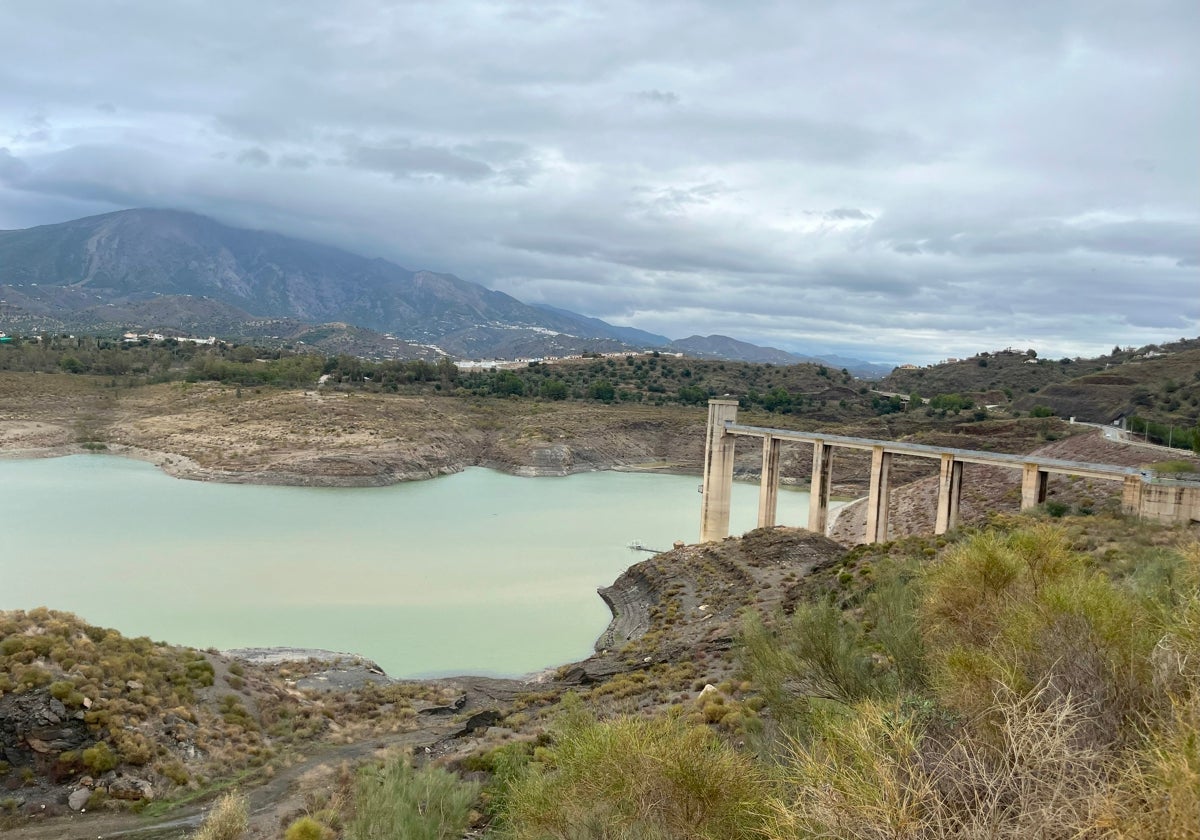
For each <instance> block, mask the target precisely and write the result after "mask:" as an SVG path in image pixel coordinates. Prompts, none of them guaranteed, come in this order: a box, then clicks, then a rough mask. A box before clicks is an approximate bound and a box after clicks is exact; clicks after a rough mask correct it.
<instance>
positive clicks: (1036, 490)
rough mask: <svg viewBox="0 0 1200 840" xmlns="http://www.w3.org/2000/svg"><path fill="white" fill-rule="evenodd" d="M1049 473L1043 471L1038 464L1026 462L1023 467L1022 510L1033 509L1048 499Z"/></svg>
mask: <svg viewBox="0 0 1200 840" xmlns="http://www.w3.org/2000/svg"><path fill="white" fill-rule="evenodd" d="M1048 478H1050V474H1049V473H1045V472H1042V471H1041V470H1040V469H1039V468H1038V465H1037V464H1026V465H1025V466H1024V467H1022V468H1021V510H1032V509H1033V508H1035V507H1037V506H1038V505H1040V504H1042V503H1043V502H1045V501H1046V480H1047V479H1048Z"/></svg>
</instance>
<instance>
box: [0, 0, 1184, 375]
mask: <svg viewBox="0 0 1200 840" xmlns="http://www.w3.org/2000/svg"><path fill="white" fill-rule="evenodd" d="M18 7H19V8H18ZM1197 41H1200V8H1197V7H1196V5H1195V4H1194V3H1191V2H1188V1H1187V0H1156V1H1155V2H1154V3H1152V4H1150V5H1149V6H1141V7H1138V6H1136V5H1130V4H1127V3H1119V2H1116V0H1063V2H1059V3H1054V4H1016V5H1013V4H1008V5H1004V6H995V5H988V4H946V3H937V2H932V0H918V2H917V3H915V4H906V5H904V6H896V5H894V4H889V3H884V2H882V0H865V2H862V3H844V4H835V5H832V6H826V7H813V8H806V9H805V11H804V14H798V13H797V11H796V8H795V7H794V5H792V4H749V5H747V4H728V3H716V2H704V1H703V0H683V2H681V3H677V4H651V5H647V4H645V3H637V2H633V0H616V1H615V2H613V3H606V4H588V3H582V2H573V1H572V0H562V2H529V3H524V2H523V3H507V2H489V1H488V0H485V2H483V3H472V4H466V3H460V2H456V1H455V0H450V1H449V2H445V3H438V4H390V3H383V2H381V0H355V2H352V3H350V4H342V5H340V6H337V7H334V6H330V5H329V4H323V3H319V2H317V0H295V2H292V3H288V4H284V5H277V6H270V5H262V4H242V3H235V2H233V0H214V2H213V3H208V4H204V5H193V4H162V3H152V2H150V0H130V2H126V3H121V4H117V5H111V4H110V5H107V6H103V7H101V6H98V5H96V4H92V3H86V2H83V0H45V2H42V3H37V4H33V3H26V4H5V5H3V6H0V50H2V51H3V54H4V55H5V61H4V62H3V63H2V64H0V147H3V148H0V225H4V226H7V227H18V226H25V225H31V224H40V223H46V222H51V221H59V220H64V219H67V218H71V217H73V216H77V215H83V214H86V213H93V212H102V211H105V210H111V209H117V208H120V207H127V206H138V205H155V206H173V207H181V208H186V209H192V210H196V211H198V212H204V213H209V214H211V215H215V216H217V217H218V218H220V219H222V220H224V221H227V222H229V223H232V224H243V225H247V226H251V227H256V228H268V229H275V230H279V231H281V232H284V233H290V234H293V235H298V236H303V237H307V238H313V239H318V240H321V241H326V242H330V243H333V244H337V245H341V246H343V247H348V248H351V249H354V250H357V251H360V252H363V253H365V254H367V255H370V256H382V257H386V258H389V259H394V260H396V261H398V262H400V263H402V264H405V265H408V266H410V267H414V268H430V269H434V270H443V271H452V272H455V273H458V274H460V275H462V276H464V277H467V278H469V279H472V280H476V281H479V282H482V283H484V284H485V285H488V286H490V287H493V288H499V289H502V290H505V291H509V292H511V293H513V294H516V295H518V296H519V297H521V298H523V299H526V300H530V301H535V302H547V303H553V304H555V305H560V306H566V307H569V308H574V309H577V310H579V311H582V312H584V313H585V314H589V315H594V316H597V317H605V318H611V319H615V320H618V321H622V322H626V323H634V324H636V325H637V326H641V327H643V328H646V329H651V330H654V331H657V332H664V333H666V334H668V335H672V336H681V335H687V334H690V333H694V332H705V333H706V332H721V333H725V334H729V335H734V336H735V337H738V338H743V339H747V340H751V341H761V342H764V343H770V344H773V345H775V346H780V347H785V348H791V349H796V350H805V351H812V350H821V349H826V350H831V351H835V352H841V353H848V354H850V355H859V356H863V357H868V358H883V359H893V360H903V359H908V360H914V361H922V360H929V359H936V358H940V357H944V356H947V355H959V356H961V355H965V354H967V353H969V352H971V351H974V350H979V349H988V348H992V347H996V346H1005V345H1009V344H1011V345H1014V346H1036V347H1038V349H1039V351H1044V352H1046V353H1048V354H1051V355H1055V356H1059V355H1075V354H1076V353H1077V352H1095V351H1098V350H1104V349H1107V348H1108V347H1111V346H1112V344H1114V343H1120V344H1122V345H1126V344H1135V345H1140V344H1144V343H1147V342H1150V341H1155V340H1162V339H1165V338H1173V337H1178V336H1179V335H1189V334H1190V335H1195V334H1198V333H1200V295H1196V294H1195V292H1196V289H1198V288H1200V255H1198V254H1197V242H1198V241H1200V236H1197V231H1200V207H1198V206H1197V200H1196V193H1195V185H1196V184H1197V183H1200V155H1197V154H1196V151H1195V148H1194V146H1195V138H1196V137H1197V136H1200V109H1197V108H1195V104H1194V103H1195V102H1196V101H1197V99H1198V97H1200V89H1198V88H1200V57H1198V54H1197V52H1196V50H1195V49H1194V45H1195V43H1197ZM96 103H102V104H101V105H97V104H96ZM5 127H7V128H5ZM814 208H816V209H814Z"/></svg>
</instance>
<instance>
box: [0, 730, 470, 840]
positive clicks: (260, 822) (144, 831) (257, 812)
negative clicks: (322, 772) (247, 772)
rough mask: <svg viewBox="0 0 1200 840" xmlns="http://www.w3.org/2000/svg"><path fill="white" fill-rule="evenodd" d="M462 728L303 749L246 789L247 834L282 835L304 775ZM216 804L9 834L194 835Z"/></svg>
mask: <svg viewBox="0 0 1200 840" xmlns="http://www.w3.org/2000/svg"><path fill="white" fill-rule="evenodd" d="M462 729H463V723H462V721H459V720H449V719H445V718H441V719H432V720H429V721H428V722H427V723H426V725H424V726H422V727H421V728H420V729H416V730H413V731H412V732H404V733H401V734H398V735H387V736H381V737H375V738H370V739H368V740H365V741H358V742H355V743H353V744H344V745H339V746H318V747H316V748H313V749H308V750H304V751H303V752H302V753H299V754H298V755H302V756H303V757H302V758H300V759H299V760H298V761H297V762H296V763H294V764H292V765H291V766H289V767H286V768H284V769H281V770H278V771H277V772H276V773H275V775H274V776H273V777H272V778H271V779H270V780H269V781H267V782H266V783H265V784H261V785H258V786H256V787H253V788H248V789H247V790H246V794H247V796H248V798H249V801H250V814H251V831H250V833H249V835H248V837H250V838H274V837H277V836H278V835H279V829H280V821H281V820H282V819H286V818H288V817H289V816H291V815H292V814H294V813H296V812H298V811H300V810H301V809H302V808H303V800H302V798H301V797H300V795H299V793H298V792H297V791H296V785H297V782H298V781H299V780H300V779H301V778H302V777H304V776H306V775H308V774H310V773H312V772H314V771H316V770H319V769H320V768H324V767H329V768H333V767H337V766H338V765H340V764H342V763H343V762H349V763H350V764H355V763H358V762H361V761H363V760H366V759H368V758H370V757H371V756H373V755H376V754H382V753H387V752H390V751H394V750H403V749H411V750H413V751H422V750H424V749H425V748H426V747H428V748H430V749H433V748H434V747H436V746H437V745H438V744H440V743H442V742H443V741H445V740H447V739H448V738H451V737H453V736H455V735H457V734H459V733H460V732H462ZM211 805H212V800H209V801H207V802H204V803H202V804H194V805H184V806H181V807H179V808H178V809H173V810H172V811H171V812H170V813H169V814H168V815H166V816H163V817H159V818H157V819H150V818H146V817H143V816H140V815H138V814H131V813H92V814H87V813H84V814H71V815H69V816H62V817H56V818H53V819H47V820H44V821H43V820H39V819H37V818H36V817H35V818H32V819H31V820H30V821H29V823H27V824H26V825H21V826H17V827H15V828H10V829H8V830H7V831H5V832H4V836H5V838H12V839H13V840H100V838H103V840H110V839H115V838H130V840H176V838H180V840H182V838H186V837H189V836H191V834H192V833H193V832H194V831H195V828H196V826H197V825H199V824H200V822H201V821H202V820H203V819H204V815H205V814H206V813H207V811H208V808H209V807H211Z"/></svg>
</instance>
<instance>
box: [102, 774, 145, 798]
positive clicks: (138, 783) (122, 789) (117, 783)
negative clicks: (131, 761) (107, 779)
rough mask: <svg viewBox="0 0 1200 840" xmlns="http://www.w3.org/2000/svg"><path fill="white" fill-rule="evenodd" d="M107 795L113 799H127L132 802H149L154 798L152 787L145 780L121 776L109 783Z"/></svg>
mask: <svg viewBox="0 0 1200 840" xmlns="http://www.w3.org/2000/svg"><path fill="white" fill-rule="evenodd" d="M108 795H109V796H111V797H113V798H114V799H129V800H134V801H136V800H138V799H145V800H146V801H149V800H151V799H153V798H154V786H153V785H151V784H150V783H149V782H147V781H146V780H145V779H137V778H134V777H133V776H122V777H121V778H119V779H115V780H113V781H112V782H111V783H109V786H108Z"/></svg>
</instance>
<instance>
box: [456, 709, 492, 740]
mask: <svg viewBox="0 0 1200 840" xmlns="http://www.w3.org/2000/svg"><path fill="white" fill-rule="evenodd" d="M499 722H500V713H499V712H497V711H496V710H495V709H484V710H483V711H481V712H476V713H475V714H473V715H471V716H470V717H469V718H467V722H466V723H465V724H463V730H462V731H463V733H464V734H466V733H469V732H474V731H475V730H476V729H487V728H488V727H489V726H495V725H496V724H497V723H499Z"/></svg>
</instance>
